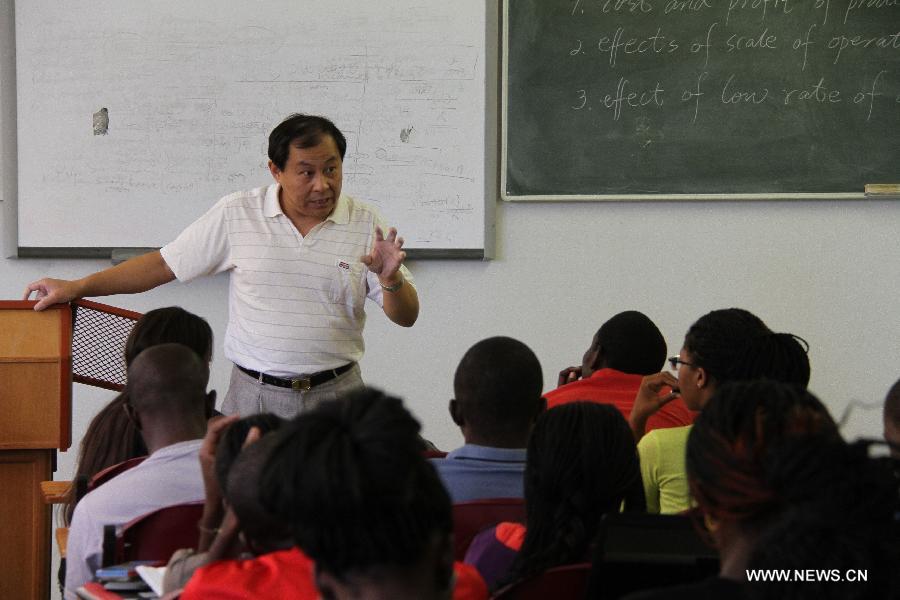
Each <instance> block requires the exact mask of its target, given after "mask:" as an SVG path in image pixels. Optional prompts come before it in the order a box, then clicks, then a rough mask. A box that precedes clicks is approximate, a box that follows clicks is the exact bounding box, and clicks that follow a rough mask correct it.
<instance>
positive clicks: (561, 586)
mask: <svg viewBox="0 0 900 600" xmlns="http://www.w3.org/2000/svg"><path fill="white" fill-rule="evenodd" d="M590 571H591V563H587V562H585V563H578V564H574V565H565V566H562V567H554V568H552V569H548V570H547V571H544V572H543V573H541V574H540V575H537V576H535V577H532V578H530V579H526V580H524V581H519V582H517V583H512V584H510V585H508V586H506V587H503V588H501V589H500V590H498V591H497V592H496V593H495V594H494V595H493V596H491V598H492V600H546V598H553V600H582V598H584V592H585V590H586V589H587V580H588V574H589V573H590Z"/></svg>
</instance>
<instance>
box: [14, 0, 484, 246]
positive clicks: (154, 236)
mask: <svg viewBox="0 0 900 600" xmlns="http://www.w3.org/2000/svg"><path fill="white" fill-rule="evenodd" d="M491 4H492V3H491V2H488V6H490V5H491ZM490 12H491V11H490V10H489V9H487V8H486V5H485V2H484V1H483V0H454V2H437V1H422V0H390V1H388V0H324V1H322V0H299V1H298V0H291V1H289V0H271V1H255V2H254V1H246V0H244V1H240V2H237V1H230V2H227V3H226V2H221V0H192V1H191V2H184V1H183V0H156V1H153V2H122V1H121V0H92V1H91V2H89V3H83V2H59V1H58V0H28V1H27V2H25V1H20V2H16V71H17V107H18V116H17V121H18V123H17V126H18V143H17V148H18V157H19V161H18V165H19V194H18V202H19V205H18V219H19V223H18V225H19V230H18V234H19V238H18V245H19V247H20V250H22V249H23V248H55V249H61V250H69V251H74V252H76V253H77V250H78V249H90V248H95V249H96V248H135V247H159V246H161V245H163V244H165V243H167V242H168V241H170V240H172V239H174V237H175V236H176V235H177V234H178V233H179V232H180V231H181V230H182V229H183V228H184V227H185V226H187V225H188V224H189V223H190V222H192V221H193V220H194V219H196V218H197V217H198V216H200V215H201V214H203V213H204V212H205V211H206V210H207V209H208V208H209V207H210V206H212V205H213V204H214V203H215V202H216V200H218V199H219V198H220V197H222V196H224V195H226V194H228V193H231V192H234V191H237V190H244V189H251V188H255V187H258V186H261V185H268V184H269V183H271V182H272V179H271V175H270V174H269V172H268V168H267V166H266V165H267V160H268V159H267V156H266V150H267V144H268V134H269V132H270V131H271V129H272V128H273V127H274V126H275V125H277V124H278V123H279V122H280V121H281V120H282V119H284V118H285V117H286V116H288V115H289V114H291V113H295V112H304V113H309V114H322V115H325V116H327V117H329V118H331V119H332V120H333V121H334V122H335V124H336V125H337V126H338V128H340V129H341V130H342V131H343V132H344V134H345V135H346V137H347V142H348V143H347V155H346V157H345V159H344V184H343V190H344V193H346V194H349V195H351V196H353V197H355V198H357V199H358V200H362V201H365V202H368V203H371V204H373V205H375V206H376V207H377V208H378V209H379V210H380V211H381V213H382V215H383V216H384V217H385V219H386V220H387V221H388V222H389V223H390V224H392V225H396V226H397V228H398V229H399V230H400V232H401V235H403V236H404V237H405V238H406V240H407V246H408V248H410V249H412V250H416V249H420V250H422V251H423V253H422V255H423V256H428V255H429V253H428V251H429V250H434V251H451V252H450V255H452V254H453V253H452V251H454V250H462V251H472V250H477V251H481V252H480V254H481V255H483V250H484V249H485V246H486V245H488V246H490V243H489V242H490V240H488V236H489V234H492V231H493V211H492V210H487V209H486V207H488V206H492V205H493V202H487V201H486V200H487V199H488V198H490V199H493V194H494V193H495V190H496V176H495V171H496V165H495V161H494V160H493V159H492V157H493V156H494V153H493V152H492V151H491V147H492V143H493V142H494V138H495V137H496V136H495V134H494V133H493V127H494V125H493V123H492V119H491V118H490V114H489V113H493V112H494V111H493V108H494V106H493V105H492V104H489V102H490V101H491V96H492V95H493V94H494V92H493V91H492V90H493V88H494V87H495V83H493V78H494V77H495V73H494V72H493V71H494V66H493V65H494V63H495V62H496V57H495V56H493V51H492V50H491V51H489V50H488V49H489V48H492V47H493V46H494V42H493V41H492V42H491V43H486V39H487V38H490V37H493V36H494V35H496V32H495V31H494V29H495V28H496V16H493V15H492V14H490ZM489 81H491V83H490V84H488V82H489ZM489 106H490V110H489V109H488V107H489ZM103 108H105V109H106V111H107V117H106V118H107V119H108V127H107V129H106V132H105V133H103V127H102V125H103V121H102V120H101V121H99V122H98V121H96V119H95V113H99V112H100V110H101V109H103ZM98 123H99V126H98ZM486 242H488V243H487V244H486ZM414 255H415V254H414ZM437 255H440V252H438V254H437ZM461 255H465V252H463V253H462V254H461Z"/></svg>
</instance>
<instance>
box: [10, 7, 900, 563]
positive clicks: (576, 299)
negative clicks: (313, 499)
mask: <svg viewBox="0 0 900 600" xmlns="http://www.w3.org/2000/svg"><path fill="white" fill-rule="evenodd" d="M10 10H11V0H0V57H2V58H3V60H0V69H2V70H0V131H2V132H3V134H2V140H0V141H2V142H3V143H2V144H0V158H2V163H0V168H2V176H0V185H2V186H3V192H2V195H0V247H2V248H3V249H4V250H5V253H4V256H9V255H10V253H11V252H10V250H11V249H13V251H14V248H15V237H14V236H15V213H14V202H15V164H14V155H10V152H9V149H10V147H13V148H14V146H12V144H13V143H14V139H13V138H11V137H10V136H11V135H14V128H13V127H12V123H11V119H13V116H14V112H13V111H14V107H13V106H10V99H11V94H10V90H11V87H12V86H13V85H14V81H13V80H12V79H11V70H10V68H9V64H10V60H11V53H12V51H13V46H11V44H13V43H14V42H12V41H11V38H10V36H8V35H6V33H7V25H8V23H9V21H8V19H9V18H11V12H10ZM4 65H5V66H4ZM22 135H27V132H22ZM48 143H52V141H50V140H48ZM898 159H900V157H898ZM266 178H267V175H266V173H260V174H259V182H260V183H265V182H266ZM347 191H348V192H349V193H351V194H352V193H353V190H347ZM214 200H215V198H210V202H213V201H214ZM53 201H54V198H52V197H51V198H46V202H50V203H52V202H53ZM122 225H123V226H129V227H135V226H139V225H138V224H134V223H123V224H122ZM898 234H900V202H896V201H894V202H891V201H877V202H874V201H873V202H870V201H865V202H777V203H776V202H755V203H743V204H741V203H724V202H723V203H706V204H704V203H687V202H686V203H589V204H568V203H567V204H557V203H544V204H503V203H501V204H500V205H499V206H498V209H497V258H496V260H493V261H490V262H464V261H427V262H423V261H420V262H414V263H412V264H410V265H409V266H410V268H411V269H412V271H413V273H414V274H415V276H416V281H417V283H418V287H419V293H420V296H421V300H422V312H421V316H420V318H419V322H418V323H417V324H416V326H415V327H413V328H412V329H409V330H405V329H402V328H399V327H395V326H392V325H391V324H390V323H388V322H387V320H386V319H385V318H384V316H383V315H382V314H379V313H377V312H376V310H375V308H376V307H374V305H372V310H370V321H369V324H368V326H367V330H366V340H367V344H368V349H367V355H366V358H365V359H364V361H363V374H364V377H365V379H366V380H367V381H368V382H369V383H370V384H374V385H378V386H380V387H383V388H385V389H387V390H388V391H390V392H392V393H395V394H398V395H400V396H402V397H403V398H405V399H406V401H407V403H408V405H409V407H410V408H411V409H412V410H413V411H414V412H415V414H416V415H417V416H418V417H419V418H420V419H421V420H422V422H423V425H424V430H425V431H424V433H425V435H426V437H428V438H430V439H431V440H433V441H434V442H435V443H437V444H438V446H439V447H442V448H452V447H454V446H456V445H457V444H459V443H460V441H461V440H460V436H459V434H458V432H457V431H456V430H455V428H454V427H453V426H452V425H451V423H450V421H449V418H448V417H447V415H446V404H447V400H448V399H449V398H450V397H451V395H452V375H453V370H454V368H455V366H456V363H457V362H458V360H459V358H460V356H461V355H462V353H463V352H464V351H465V350H466V349H467V348H468V347H469V346H470V345H471V344H473V343H474V342H476V341H477V340H479V339H482V338H484V337H487V336H490V335H498V334H504V335H510V336H513V337H516V338H519V339H521V340H523V341H524V342H526V343H527V344H528V345H529V346H531V347H532V348H533V349H534V351H535V352H536V353H537V355H538V357H539V358H540V360H541V364H542V365H543V368H544V380H545V382H546V384H545V389H550V388H552V387H553V383H554V382H555V377H556V376H555V373H556V372H557V371H558V370H559V369H561V368H562V367H564V366H566V365H569V364H575V363H577V362H578V361H579V360H580V356H581V353H582V352H583V350H584V348H585V347H586V345H587V344H588V343H589V341H590V338H591V336H592V334H593V331H594V330H595V329H596V328H597V327H598V326H599V324H600V323H601V322H602V321H603V320H605V319H606V318H607V317H609V316H610V315H612V314H614V313H616V312H618V311H621V310H625V309H632V308H633V309H638V310H641V311H644V312H645V313H646V314H648V315H649V316H650V317H651V318H652V319H653V320H654V321H656V323H657V324H658V325H659V327H660V329H661V330H662V331H663V333H664V334H665V336H666V339H667V341H668V343H669V350H670V353H674V352H677V350H678V349H679V347H680V343H681V340H682V338H683V336H684V333H685V331H686V330H687V328H688V326H689V325H690V324H691V323H692V322H693V321H694V320H695V319H696V318H697V317H699V316H700V315H702V314H703V313H705V312H707V311H709V310H712V309H715V308H722V307H728V306H740V307H744V308H747V309H749V310H751V311H753V312H755V313H756V314H758V315H759V316H760V317H761V318H762V319H763V320H765V321H766V322H767V323H768V324H769V325H770V326H771V327H773V328H774V329H777V330H784V331H791V332H793V333H796V334H798V335H800V336H802V337H804V338H806V339H807V340H808V341H809V343H810V346H811V351H810V358H811V361H812V367H813V375H812V382H811V385H810V387H811V389H812V390H813V391H814V392H816V393H817V394H818V395H819V396H820V397H821V398H822V399H823V400H824V401H825V402H826V404H827V405H828V406H829V407H830V408H831V409H832V412H833V413H834V414H835V416H836V417H837V416H839V415H840V414H841V413H842V411H843V410H844V408H845V407H846V406H847V404H848V402H849V401H851V400H857V401H862V402H867V403H873V405H875V406H876V407H878V408H872V409H870V410H859V411H856V412H855V413H854V414H853V416H852V418H851V419H850V421H849V423H848V425H847V426H846V427H845V429H844V431H845V433H846V434H847V435H848V436H849V437H855V436H857V435H862V434H864V435H870V436H879V435H880V433H881V423H880V419H881V415H880V402H881V400H882V399H883V397H884V394H885V393H886V391H887V389H888V387H889V386H890V384H891V383H892V382H893V381H895V380H896V379H897V378H898V377H900V361H898V358H900V318H898V308H900V243H898V238H900V235H898ZM108 265H109V263H108V262H104V261H91V260H65V259H58V260H44V259H40V260H38V259H28V260H24V259H16V258H0V298H2V299H18V298H19V297H20V296H21V293H22V290H23V288H24V287H25V285H26V284H27V283H28V282H30V281H32V280H35V279H38V278H40V277H41V276H44V275H48V274H52V275H53V276H56V277H64V278H71V277H79V276H82V275H84V274H87V273H89V272H91V271H93V270H96V269H100V268H103V267H105V266H108ZM103 301H105V302H108V303H110V304H114V305H118V306H122V307H125V308H130V309H134V310H139V311H145V310H149V309H151V308H154V307H159V306H166V305H172V304H178V305H181V306H183V307H184V308H186V309H187V310H190V311H192V312H195V313H197V314H199V315H202V316H203V317H205V318H206V319H208V320H209V322H210V324H211V325H212V327H213V330H214V331H215V332H216V335H217V345H216V356H215V360H214V366H213V373H212V384H211V385H212V387H215V388H216V389H218V390H219V391H220V392H221V393H223V394H224V391H225V387H226V382H227V374H228V370H229V365H228V364H227V361H226V360H225V359H224V357H223V356H222V353H221V342H222V335H223V332H224V328H225V320H226V311H227V305H226V279H225V277H217V278H213V279H209V280H204V281H199V282H196V283H193V284H190V285H181V284H177V283H174V284H170V285H167V286H164V287H163V288H161V289H158V290H155V291H152V292H149V293H146V294H143V295H140V296H131V297H112V298H107V299H104V300H103ZM111 397H112V394H111V393H110V392H105V391H101V390H95V389H93V388H88V387H85V386H82V385H76V386H75V390H74V410H73V414H74V417H73V421H74V422H73V438H74V440H76V443H77V440H78V439H79V438H80V436H81V434H82V433H83V431H84V429H85V427H86V425H87V423H88V422H89V421H90V419H91V418H92V416H93V415H94V413H95V412H96V411H97V410H98V409H99V408H100V407H102V405H103V404H104V403H105V402H106V401H107V400H109V399H110V398H111ZM0 418H2V417H0ZM73 454H74V452H73V451H69V452H65V453H61V454H60V460H59V471H58V473H57V478H59V479H67V478H69V477H70V476H71V473H72V466H73ZM54 568H55V567H54Z"/></svg>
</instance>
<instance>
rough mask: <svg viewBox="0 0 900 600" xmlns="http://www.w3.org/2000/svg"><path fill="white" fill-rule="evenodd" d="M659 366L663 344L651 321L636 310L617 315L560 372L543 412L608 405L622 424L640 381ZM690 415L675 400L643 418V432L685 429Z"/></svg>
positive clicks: (662, 364)
mask: <svg viewBox="0 0 900 600" xmlns="http://www.w3.org/2000/svg"><path fill="white" fill-rule="evenodd" d="M665 362H666V340H665V339H664V338H663V335H662V333H660V331H659V328H657V327H656V325H655V324H654V323H653V321H651V320H650V319H649V318H648V317H647V316H646V315H645V314H643V313H640V312H638V311H636V310H629V311H625V312H621V313H619V314H617V315H615V316H614V317H612V318H611V319H609V320H608V321H607V322H606V323H604V324H603V325H602V326H601V327H600V329H599V330H598V331H597V333H596V334H595V335H594V339H593V340H591V345H590V346H589V347H588V349H587V350H586V351H585V353H584V356H583V357H582V359H581V366H580V367H568V368H566V369H563V370H562V371H561V372H560V374H559V383H558V385H559V387H558V388H556V389H555V390H553V391H550V392H548V393H546V394H544V396H545V397H546V398H547V408H553V407H555V406H559V405H561V404H567V403H569V402H577V401H581V400H584V401H588V402H596V403H599V404H611V405H613V406H615V407H616V408H618V409H619V411H620V412H621V413H622V416H623V417H625V419H626V420H627V419H629V417H630V416H631V409H632V407H633V406H634V399H635V397H636V396H637V394H638V390H639V389H640V387H641V380H642V379H643V378H644V377H645V376H648V375H655V374H657V373H659V371H661V370H662V368H663V366H664V365H665ZM695 416H696V413H695V412H693V411H690V410H688V408H687V407H686V406H685V405H684V402H683V401H682V400H681V398H677V397H676V398H675V399H674V400H672V401H671V402H667V403H665V404H664V405H663V407H662V408H661V409H660V410H659V412H657V413H655V414H654V415H653V416H651V417H650V418H649V419H648V421H647V427H646V430H647V431H650V430H652V429H662V428H666V427H681V426H683V425H690V424H691V423H693V422H694V417H695Z"/></svg>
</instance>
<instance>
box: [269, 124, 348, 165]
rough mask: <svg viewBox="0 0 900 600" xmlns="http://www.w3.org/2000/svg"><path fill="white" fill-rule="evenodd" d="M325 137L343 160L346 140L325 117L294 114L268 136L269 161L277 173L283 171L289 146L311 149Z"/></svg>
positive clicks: (289, 149) (289, 151) (289, 150)
mask: <svg viewBox="0 0 900 600" xmlns="http://www.w3.org/2000/svg"><path fill="white" fill-rule="evenodd" d="M326 135H327V136H330V137H331V139H333V140H334V143H335V145H336V146H337V149H338V152H339V153H340V155H341V160H343V159H344V154H346V152H347V139H346V138H345V137H344V134H343V133H341V130H340V129H338V128H337V126H336V125H335V124H334V123H332V122H331V121H330V120H329V119H326V118H325V117H320V116H317V115H304V114H300V113H295V114H293V115H291V116H289V117H288V118H286V119H285V120H284V121H282V122H281V123H279V124H278V126H277V127H275V129H273V130H272V133H270V134H269V160H271V161H272V162H273V163H275V166H276V167H278V170H279V171H283V170H284V167H285V165H286V164H287V159H288V155H289V154H290V153H291V146H296V147H297V148H312V147H313V146H318V145H319V144H320V143H322V136H326Z"/></svg>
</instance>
